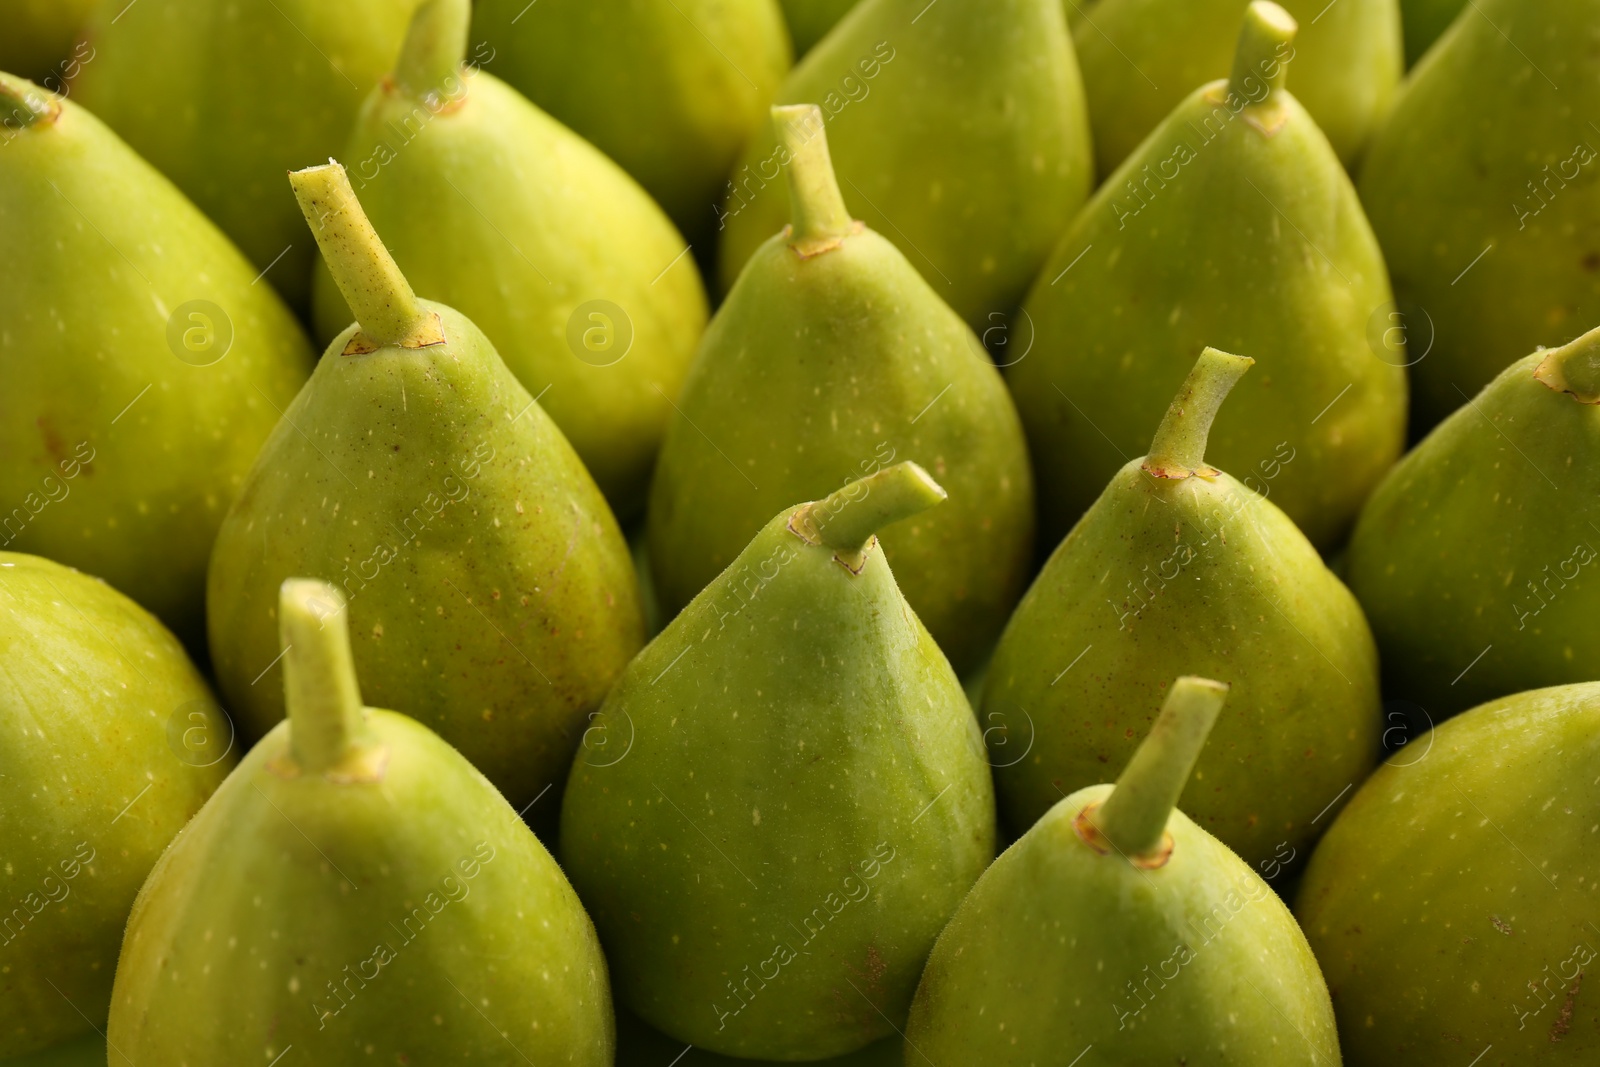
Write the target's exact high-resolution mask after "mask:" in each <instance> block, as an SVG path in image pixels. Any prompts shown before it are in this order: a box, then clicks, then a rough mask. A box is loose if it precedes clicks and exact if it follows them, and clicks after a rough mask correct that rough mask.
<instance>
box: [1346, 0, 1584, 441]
mask: <svg viewBox="0 0 1600 1067" xmlns="http://www.w3.org/2000/svg"><path fill="white" fill-rule="evenodd" d="M1474 3H1475V6H1476V7H1477V9H1478V10H1477V12H1475V13H1471V14H1472V17H1471V18H1463V19H1461V21H1460V24H1459V26H1458V27H1457V28H1456V29H1454V30H1452V31H1451V32H1450V33H1449V34H1448V35H1447V36H1446V37H1445V38H1443V39H1442V40H1440V41H1439V43H1438V47H1436V48H1434V49H1433V50H1432V52H1431V53H1430V55H1429V56H1428V59H1427V62H1425V63H1421V64H1419V65H1418V66H1417V69H1416V71H1415V72H1413V74H1412V76H1411V77H1410V79H1408V81H1407V82H1406V87H1405V90H1404V91H1403V92H1402V93H1401V94H1400V95H1399V97H1398V98H1397V99H1396V101H1395V104H1394V108H1393V110H1392V111H1391V113H1390V116H1389V118H1388V120H1387V121H1386V122H1385V123H1384V125H1383V128H1382V129H1381V130H1380V131H1379V133H1378V135H1377V136H1376V137H1375V138H1374V139H1373V142H1372V147H1371V149H1370V150H1369V151H1368V153H1367V159H1366V162H1365V164H1364V165H1363V166H1362V170H1361V183H1360V188H1361V200H1362V203H1363V204H1365V205H1366V208H1367V214H1368V216H1369V217H1370V218H1371V219H1372V228H1373V230H1374V231H1376V233H1377V235H1378V240H1379V242H1381V243H1382V245H1383V253H1384V256H1385V258H1386V259H1387V260H1388V263H1389V269H1390V272H1391V273H1392V274H1393V275H1394V286H1395V294H1396V295H1397V296H1398V297H1399V298H1400V302H1401V311H1402V312H1403V313H1404V314H1405V317H1406V328H1407V330H1408V332H1409V333H1410V335H1411V337H1412V343H1413V345H1414V346H1416V347H1418V348H1419V349H1420V348H1421V346H1422V345H1424V344H1425V343H1430V344H1429V347H1428V348H1427V349H1426V351H1427V356H1426V358H1422V359H1420V360H1419V361H1418V362H1417V363H1416V365H1415V366H1413V367H1412V368H1411V372H1410V373H1411V381H1412V385H1413V388H1414V389H1415V392H1416V397H1415V403H1414V411H1413V418H1414V421H1415V423H1416V425H1417V427H1418V428H1419V429H1427V428H1428V427H1430V426H1432V425H1433V424H1434V423H1436V422H1438V421H1439V420H1441V419H1443V418H1444V417H1445V416H1446V415H1448V414H1449V413H1450V412H1452V411H1454V410H1455V409H1456V408H1458V407H1460V406H1461V405H1462V404H1465V403H1466V402H1467V398H1468V397H1470V396H1472V395H1474V394H1475V393H1476V392H1477V391H1478V390H1479V389H1481V388H1483V386H1485V385H1487V384H1488V383H1489V381H1490V380H1491V379H1493V378H1494V376H1495V375H1497V374H1499V373H1500V371H1501V370H1503V369H1505V367H1506V365H1507V364H1508V363H1510V362H1512V361H1513V360H1516V359H1519V358H1521V357H1522V356H1523V355H1525V354H1527V353H1528V352H1529V351H1530V350H1531V349H1532V348H1533V347H1534V346H1536V345H1547V346H1554V345H1560V344H1564V343H1566V342H1567V341H1570V340H1571V339H1572V338H1574V337H1576V336H1577V335H1578V334H1580V333H1582V332H1583V331H1585V330H1587V329H1589V327H1591V326H1593V325H1594V324H1595V323H1596V322H1600V227H1597V220H1600V180H1597V178H1596V174H1597V173H1600V134H1596V133H1595V131H1594V128H1593V127H1592V126H1590V125H1589V124H1588V121H1587V117H1588V116H1591V115H1594V114H1597V113H1600V58H1597V57H1596V55H1595V52H1594V50H1593V49H1592V47H1591V30H1592V28H1593V27H1594V26H1595V25H1596V23H1597V22H1600V0H1546V2H1544V3H1538V4H1527V3H1523V2H1522V0H1474ZM1541 72H1542V74H1541ZM1546 78H1549V79H1550V80H1549V81H1546V80H1545V79H1546ZM1552 82H1553V83H1554V84H1552ZM1555 86H1560V87H1561V88H1560V91H1559V92H1558V91H1557V90H1556V88H1555ZM1465 129H1470V130H1472V136H1470V137H1461V136H1457V135H1456V133H1457V132H1458V131H1461V130H1465ZM1491 246H1493V247H1492V248H1491ZM1486 250H1487V251H1486ZM1480 256H1481V257H1482V258H1481V259H1480V258H1479V257H1480ZM1469 268H1470V269H1469ZM1419 354H1420V352H1418V353H1413V356H1412V358H1413V359H1416V358H1417V356H1418V355H1419Z"/></svg>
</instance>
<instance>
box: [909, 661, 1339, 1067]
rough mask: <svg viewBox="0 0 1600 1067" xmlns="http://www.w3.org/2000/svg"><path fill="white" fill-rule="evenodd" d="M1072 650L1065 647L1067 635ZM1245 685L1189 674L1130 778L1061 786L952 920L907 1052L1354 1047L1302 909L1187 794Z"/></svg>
mask: <svg viewBox="0 0 1600 1067" xmlns="http://www.w3.org/2000/svg"><path fill="white" fill-rule="evenodd" d="M1058 651H1059V650H1058ZM1227 693H1228V687H1227V686H1226V685H1224V684H1222V683H1220V682H1214V681H1209V680H1207V679H1204V678H1194V677H1184V678H1179V679H1178V680H1177V681H1175V682H1173V683H1172V686H1171V689H1170V690H1169V692H1168V694H1167V698H1166V702H1165V703H1164V704H1163V706H1162V708H1161V714H1160V716H1159V717H1158V718H1157V719H1156V720H1155V723H1154V724H1153V725H1152V726H1151V727H1150V729H1149V731H1148V733H1149V736H1148V737H1146V738H1145V740H1144V741H1143V742H1142V743H1141V744H1140V745H1139V748H1138V751H1137V752H1136V753H1135V754H1134V756H1133V758H1132V759H1131V760H1130V761H1129V762H1128V766H1127V767H1126V768H1125V769H1124V770H1123V772H1122V774H1121V775H1120V776H1119V777H1118V778H1117V784H1116V785H1115V786H1107V785H1093V786H1089V787H1087V788H1084V789H1079V790H1077V791H1075V792H1073V793H1072V794H1071V795H1070V796H1068V797H1066V799H1064V800H1061V801H1060V802H1058V803H1057V804H1056V805H1055V806H1054V807H1053V808H1051V809H1050V812H1049V813H1048V814H1047V815H1045V817H1044V818H1043V819H1041V820H1040V821H1039V822H1038V823H1036V824H1035V825H1034V826H1033V828H1032V829H1030V830H1029V831H1028V832H1027V833H1025V834H1024V835H1023V836H1022V838H1021V839H1020V840H1019V841H1017V843H1016V844H1014V845H1012V846H1011V847H1010V848H1009V849H1007V850H1006V852H1005V854H1004V855H1002V856H1001V857H1000V858H999V859H998V860H996V861H995V862H994V865H993V866H992V867H990V868H989V869H988V870H987V871H985V872H984V875H983V877H982V878H980V879H978V884H977V885H975V886H974V887H973V889H972V892H971V893H969V894H967V899H966V900H964V901H962V902H961V907H960V908H959V909H958V910H957V911H956V914H955V917H954V918H953V919H951V920H950V925H949V926H947V927H945V930H944V932H943V933H942V934H940V935H939V942H938V944H937V945H935V946H934V950H933V955H932V957H931V958H930V959H929V960H928V969H927V971H926V972H925V973H924V974H923V976H922V984H921V985H919V986H918V987H917V997H916V1001H915V1003H914V1005H913V1006H912V1009H911V1021H910V1023H909V1024H908V1025H907V1026H906V1047H907V1053H906V1063H907V1064H908V1065H910V1064H916V1063H923V1062H926V1063H938V1064H946V1063H948V1064H957V1063H960V1064H978V1063H982V1064H991V1065H994V1067H1036V1065H1040V1064H1052V1065H1054V1064H1061V1065H1066V1064H1068V1063H1072V1062H1075V1061H1074V1059H1073V1057H1079V1058H1082V1057H1083V1056H1084V1054H1085V1053H1087V1052H1088V1051H1089V1049H1091V1048H1092V1049H1094V1054H1093V1059H1091V1060H1088V1061H1086V1062H1091V1063H1125V1064H1157V1063H1161V1064H1167V1063H1177V1064H1188V1065H1190V1067H1201V1065H1212V1064H1232V1065H1236V1067H1237V1065H1249V1067H1284V1065H1286V1064H1324V1065H1326V1064H1333V1065H1335V1067H1337V1065H1338V1063H1339V1046H1338V1036H1337V1034H1336V1033H1335V1030H1334V1016H1333V1007H1332V1005H1330V1004H1329V1003H1328V990H1327V987H1326V986H1324V985H1323V982H1322V976H1321V975H1320V974H1319V973H1318V972H1317V963H1316V960H1315V959H1313V958H1312V955H1311V949H1310V947H1309V946H1308V945H1307V944H1306V940H1305V937H1304V935H1303V934H1301V932H1300V929H1299V927H1297V926H1296V925H1295V922H1294V918H1293V916H1291V915H1290V914H1289V909H1288V908H1286V907H1285V906H1284V905H1283V903H1282V902H1281V901H1280V900H1279V899H1278V898H1277V896H1275V895H1274V894H1273V892H1272V890H1271V889H1269V888H1268V887H1267V884H1266V883H1265V882H1263V881H1262V880H1261V879H1260V878H1259V877H1258V876H1257V875H1256V874H1255V872H1254V871H1252V870H1251V869H1250V868H1249V867H1247V866H1245V864H1243V863H1241V862H1240V861H1239V857H1237V856H1235V855H1234V854H1233V853H1232V852H1230V851H1228V849H1227V848H1226V847H1224V846H1223V844H1222V843H1221V842H1219V841H1218V840H1217V839H1216V838H1214V837H1212V836H1211V835H1210V834H1208V833H1206V832H1205V831H1204V830H1202V829H1201V828H1200V827H1199V826H1197V825H1196V824H1195V823H1193V822H1191V821H1190V820H1189V819H1188V817H1186V816H1185V815H1184V813H1183V812H1182V811H1179V810H1177V809H1176V808H1175V807H1174V804H1175V803H1176V802H1177V800H1178V794H1179V793H1180V792H1182V791H1183V790H1184V785H1185V782H1186V780H1187V779H1188V777H1189V772H1190V770H1191V768H1192V767H1193V766H1194V763H1195V758H1196V756H1197V755H1198V754H1199V752H1200V748H1201V746H1202V745H1204V744H1205V741H1206V734H1207V733H1208V732H1209V731H1210V729H1211V725H1212V723H1213V722H1214V721H1215V720H1216V718H1217V713H1218V712H1219V711H1220V710H1221V708H1222V705H1223V701H1224V700H1225V699H1226V697H1227Z"/></svg>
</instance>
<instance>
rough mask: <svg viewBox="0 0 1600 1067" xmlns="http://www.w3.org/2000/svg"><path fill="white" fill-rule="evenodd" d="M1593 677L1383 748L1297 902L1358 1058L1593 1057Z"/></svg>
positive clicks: (1376, 1062) (1599, 753)
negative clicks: (1384, 754) (1394, 749)
mask: <svg viewBox="0 0 1600 1067" xmlns="http://www.w3.org/2000/svg"><path fill="white" fill-rule="evenodd" d="M1597 764H1600V685H1595V684H1592V683H1591V684H1587V685H1572V686H1561V687H1557V688H1553V689H1541V690H1538V691H1535V692H1530V693H1519V694H1517V695H1516V696H1512V697H1506V698H1504V699H1501V700H1496V701H1493V702H1492V703H1489V704H1485V705H1483V706H1482V707H1479V708H1475V709H1473V710H1472V711H1470V712H1468V713H1467V714H1465V715H1462V716H1461V717H1460V718H1457V719H1453V720H1451V721H1450V722H1447V723H1445V724H1444V725H1442V726H1440V727H1439V728H1438V729H1436V730H1434V731H1433V732H1432V733H1431V734H1424V735H1423V736H1422V737H1420V738H1418V739H1416V740H1415V741H1413V742H1411V743H1410V744H1408V745H1407V746H1406V747H1405V748H1404V749H1402V750H1401V751H1400V752H1398V753H1396V754H1395V755H1393V756H1391V757H1390V758H1389V761H1388V762H1387V763H1386V764H1385V765H1384V766H1383V767H1381V768H1380V769H1379V770H1378V773H1377V774H1375V775H1373V776H1372V778H1370V779H1369V780H1368V781H1367V783H1366V784H1365V785H1363V786H1362V787H1361V789H1360V791H1359V792H1358V793H1357V794H1356V795H1355V798H1354V799H1353V800H1351V802H1350V805H1349V807H1347V808H1346V809H1345V810H1344V812H1343V813H1342V814H1341V815H1340V816H1339V819H1338V821H1337V822H1335V823H1334V824H1333V827H1332V828H1331V829H1330V830H1329V831H1328V835H1327V837H1326V838H1324V839H1323V842H1322V844H1321V845H1320V846H1319V847H1318V849H1317V852H1316V855H1315V856H1314V857H1313V858H1312V861H1311V868H1310V870H1309V871H1307V872H1306V879H1305V882H1304V883H1303V884H1302V886H1301V889H1300V895H1299V900H1298V903H1297V904H1296V907H1295V912H1296V914H1297V915H1298V916H1299V917H1300V921H1301V923H1302V925H1303V926H1304V927H1305V932H1306V937H1307V938H1309V939H1310V942H1311V946H1312V948H1313V949H1315V950H1316V953H1317V959H1318V961H1319V962H1320V963H1321V965H1322V969H1323V973H1324V974H1326V975H1327V977H1328V987H1329V989H1330V990H1332V992H1333V1003H1334V1007H1335V1010H1336V1011H1337V1013H1338V1016H1339V1033H1340V1037H1341V1039H1342V1040H1343V1042H1344V1046H1345V1051H1346V1053H1347V1054H1348V1056H1349V1057H1350V1062H1351V1063H1361V1064H1370V1065H1372V1067H1390V1065H1396V1067H1398V1065H1400V1064H1416V1063H1449V1062H1454V1061H1455V1060H1458V1059H1461V1060H1468V1059H1470V1058H1471V1057H1472V1056H1482V1062H1483V1063H1485V1064H1493V1065H1495V1067H1500V1065H1513V1064H1515V1065H1522V1064H1580V1063H1585V1064H1586V1063H1593V1062H1594V1061H1595V1057H1596V1056H1597V1055H1600V1021H1597V1019H1596V1016H1595V1011H1594V1009H1593V1007H1592V1003H1591V996H1590V993H1589V992H1588V991H1587V990H1586V987H1587V985H1588V983H1587V982H1585V981H1584V978H1585V975H1586V973H1587V972H1589V971H1591V970H1592V963H1593V961H1594V959H1595V958H1596V955H1597V952H1596V950H1597V947H1600V934H1597V933H1596V932H1595V926H1594V919H1595V917H1596V908H1595V896H1596V893H1597V891H1600V890H1597V886H1600V862H1597V860H1596V853H1595V848H1594V837H1595V828H1594V812H1595V810H1596V808H1597V806H1600V785H1597V784H1596V774H1595V768H1596V766H1597Z"/></svg>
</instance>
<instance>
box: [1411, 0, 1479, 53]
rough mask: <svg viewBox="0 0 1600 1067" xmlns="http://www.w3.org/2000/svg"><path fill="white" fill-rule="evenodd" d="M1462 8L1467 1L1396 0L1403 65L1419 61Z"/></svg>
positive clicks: (1441, 35)
mask: <svg viewBox="0 0 1600 1067" xmlns="http://www.w3.org/2000/svg"><path fill="white" fill-rule="evenodd" d="M1466 8H1467V0H1400V20H1401V22H1402V24H1403V25H1404V27H1405V41H1406V64H1407V65H1408V66H1410V65H1413V64H1415V63H1416V62H1417V61H1418V60H1420V59H1421V58H1422V55H1423V53H1424V52H1426V51H1427V50H1428V49H1430V48H1432V47H1433V43H1434V42H1435V41H1437V40H1438V39H1439V38H1440V37H1443V36H1444V31H1445V30H1447V29H1449V28H1450V24H1451V23H1452V22H1454V21H1455V19H1456V16H1457V15H1459V14H1461V12H1463V11H1465V10H1466Z"/></svg>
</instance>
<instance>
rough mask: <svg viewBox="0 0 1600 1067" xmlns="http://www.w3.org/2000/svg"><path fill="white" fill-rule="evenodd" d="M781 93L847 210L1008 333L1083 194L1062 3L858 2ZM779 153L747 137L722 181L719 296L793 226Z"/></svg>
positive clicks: (1085, 163) (1084, 123)
mask: <svg viewBox="0 0 1600 1067" xmlns="http://www.w3.org/2000/svg"><path fill="white" fill-rule="evenodd" d="M925 9H926V10H925ZM912 19H916V20H917V21H916V23H915V25H913V24H912ZM777 102H778V103H781V104H817V105H820V106H821V107H822V108H823V109H824V111H826V113H827V116H828V140H829V143H830V144H831V145H832V147H833V154H834V158H835V160H836V161H837V163H838V169H839V179H840V184H841V185H842V186H843V187H844V190H845V193H846V194H847V196H848V197H849V201H850V203H851V205H852V207H853V209H854V210H855V211H856V212H857V215H858V217H859V218H860V219H862V220H863V221H864V222H865V223H866V224H867V225H868V226H870V227H871V228H872V229H874V230H876V231H877V232H879V233H882V234H884V235H886V236H888V237H889V238H890V239H892V240H893V241H894V242H895V244H896V245H897V246H898V247H899V248H900V249H901V250H902V251H903V252H904V253H905V254H906V257H907V258H908V259H909V260H910V262H911V263H912V265H913V266H915V267H916V268H917V270H918V271H920V272H921V273H922V276H923V277H924V278H926V279H927V280H928V284H929V285H931V286H932V287H933V288H934V290H935V291H937V292H938V294H939V296H940V298H941V299H942V300H944V301H945V302H946V303H948V304H949V305H950V306H951V307H953V308H955V310H956V312H957V313H958V314H960V315H961V317H962V318H963V319H965V320H966V321H967V324H968V325H970V326H971V327H972V328H973V329H975V330H980V331H982V330H988V329H992V328H995V327H997V326H998V327H1000V328H1002V329H1003V328H1005V327H1006V325H1007V323H1008V320H1009V317H1010V316H1011V314H1012V313H1013V312H1014V311H1015V310H1016V306H1017V303H1018V301H1019V300H1021V298H1022V295H1023V293H1024V292H1026V291H1027V288H1028V285H1029V283H1031V282H1032V281H1033V278H1034V275H1035V274H1036V273H1037V272H1038V270H1039V265H1040V264H1041V263H1043V262H1044V260H1045V258H1046V257H1047V256H1048V255H1049V254H1050V249H1051V247H1052V245H1053V243H1054V241H1055V239H1056V237H1057V236H1059V235H1060V233H1061V231H1062V229H1063V228H1064V227H1065V226H1066V225H1067V223H1068V222H1069V221H1071V219H1072V215H1073V213H1074V212H1075V211H1077V209H1078V207H1079V206H1080V205H1082V204H1083V202H1084V199H1085V198H1086V197H1087V196H1088V195H1089V190H1090V187H1091V184H1092V179H1093V172H1094V165H1093V163H1092V161H1091V160H1090V157H1089V127H1088V115H1087V112H1086V111H1085V110H1084V103H1083V86H1082V84H1081V83H1080V81H1079V77H1078V64H1077V60H1076V59H1075V58H1074V57H1073V52H1072V41H1071V38H1070V36H1069V35H1068V33H1067V29H1066V23H1065V21H1064V20H1063V18H1062V14H1061V5H1060V0H939V3H937V4H935V5H933V6H932V7H929V5H928V4H927V2H926V0H921V2H918V0H862V2H861V3H860V4H859V5H858V6H857V7H856V8H855V10H853V11H852V12H851V13H850V14H849V16H847V17H846V19H845V20H844V21H843V22H841V23H840V24H839V26H837V27H836V29H835V32H833V33H830V34H829V35H828V36H827V38H826V39H825V40H824V41H823V42H822V43H821V44H819V45H818V46H817V47H816V48H814V49H812V50H811V52H810V54H808V55H807V56H806V57H805V59H804V60H803V61H801V63H800V65H799V66H797V67H796V68H795V70H794V72H793V73H792V74H791V75H790V76H789V78H788V80H787V81H785V82H784V85H783V88H782V90H780V91H779V93H778V96H777ZM777 152H778V141H777V138H776V137H775V136H774V135H773V134H772V133H771V132H770V131H768V130H765V129H763V130H758V131H757V132H756V133H755V134H754V135H752V137H751V138H750V142H749V144H748V145H747V146H746V147H745V150H744V153H743V155H742V157H741V158H740V160H739V162H738V164H737V165H736V166H735V167H734V168H733V169H732V171H731V172H730V173H729V175H728V179H729V182H728V185H727V186H726V187H725V188H726V195H725V197H724V202H723V208H722V213H723V217H722V223H721V227H722V233H721V257H722V258H721V272H722V275H721V283H722V290H723V292H729V291H730V290H731V289H732V288H733V285H734V282H735V280H736V279H737V278H738V276H739V273H740V271H741V270H742V269H743V268H744V265H745V263H746V262H748V261H749V260H750V259H751V258H752V257H753V256H755V255H756V253H757V251H758V250H759V249H760V248H761V247H762V246H763V244H764V243H765V242H766V241H767V239H768V238H770V237H771V236H772V235H773V234H775V233H777V232H778V231H779V230H781V229H782V228H783V224H784V223H785V222H787V221H788V219H789V213H790V205H789V198H788V195H787V193H788V191H787V189H786V188H785V183H784V180H783V175H782V173H781V171H782V170H783V169H784V163H783V157H782V155H781V154H775V153H777ZM952 495H954V494H953V493H952Z"/></svg>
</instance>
